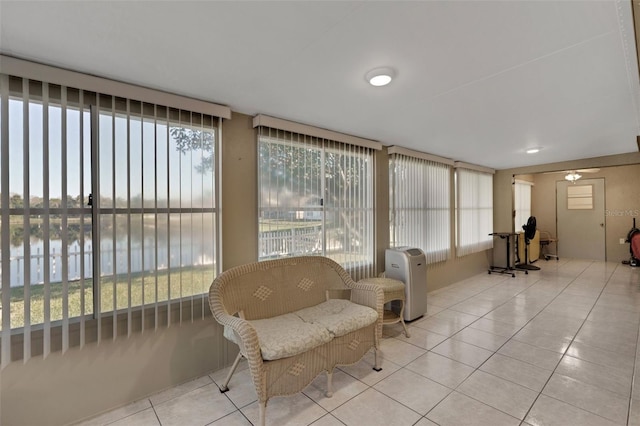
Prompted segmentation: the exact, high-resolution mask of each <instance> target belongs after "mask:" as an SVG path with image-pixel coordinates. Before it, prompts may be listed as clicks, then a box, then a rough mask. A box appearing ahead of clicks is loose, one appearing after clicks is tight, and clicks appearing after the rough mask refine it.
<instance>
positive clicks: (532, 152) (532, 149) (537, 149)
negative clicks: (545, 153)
mask: <svg viewBox="0 0 640 426" xmlns="http://www.w3.org/2000/svg"><path fill="white" fill-rule="evenodd" d="M538 152H540V148H530V149H528V150H527V154H536V153H538Z"/></svg>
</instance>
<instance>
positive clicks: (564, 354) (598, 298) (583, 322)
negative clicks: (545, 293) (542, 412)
mask: <svg viewBox="0 0 640 426" xmlns="http://www.w3.org/2000/svg"><path fill="white" fill-rule="evenodd" d="M593 264H594V262H591V264H590V265H589V266H591V265H593ZM605 264H606V262H605ZM617 268H618V266H616V269H617ZM587 269H588V267H587V268H585V270H583V271H582V272H581V273H580V274H579V275H578V276H577V277H576V278H574V279H573V281H571V282H570V283H569V284H567V285H566V286H565V287H564V288H563V289H562V292H564V290H566V288H567V287H568V286H569V285H570V284H571V283H573V282H574V281H575V280H576V279H577V278H578V277H579V276H580V275H582V274H583V273H584V272H585V271H586V270H587ZM614 273H615V269H614V271H613V272H612V273H611V275H609V278H608V279H607V282H606V283H605V285H604V286H603V287H602V290H600V293H598V297H597V299H596V300H595V302H593V306H592V307H591V309H589V312H588V313H587V316H585V318H584V320H583V321H582V324H581V325H580V327H579V328H578V330H577V331H576V333H575V334H574V336H573V337H572V338H571V342H569V345H568V346H567V349H565V351H564V352H563V353H562V357H561V358H560V360H559V361H558V363H557V364H556V366H555V368H554V369H553V372H552V373H551V375H550V376H549V378H548V379H547V381H546V382H545V383H544V386H543V387H542V389H541V390H540V392H539V393H538V396H537V397H536V398H535V399H534V400H533V403H532V404H531V406H530V407H529V409H528V410H527V413H526V414H525V416H524V418H523V419H522V422H521V423H520V424H521V425H522V424H523V423H524V422H525V419H526V418H527V416H528V415H529V413H530V412H531V409H532V408H533V406H534V405H535V404H536V402H537V401H538V399H539V398H540V395H542V392H543V391H544V388H545V387H547V384H548V383H549V381H550V380H551V378H552V377H553V375H554V374H555V372H556V370H557V369H558V366H559V365H560V363H561V362H562V360H563V359H564V357H565V356H566V353H567V350H568V349H569V348H570V347H571V345H572V344H573V342H574V341H575V338H576V336H577V335H578V333H580V330H582V327H584V324H585V323H586V322H587V318H589V315H591V312H593V308H594V307H595V306H596V304H597V303H598V300H600V297H601V296H602V293H603V292H604V289H605V288H607V285H608V284H609V281H610V280H611V277H612V276H613V274H614ZM562 292H561V293H562ZM559 295H560V294H558V296H559ZM556 297H557V296H556ZM554 300H555V298H554ZM545 396H546V397H548V398H552V399H555V400H557V401H560V402H563V403H564V404H567V405H570V406H572V407H575V408H577V409H579V410H583V411H586V412H588V413H590V414H593V415H595V416H598V417H600V418H603V419H606V420H607V421H612V420H610V419H607V418H606V417H603V416H601V415H599V414H596V413H593V412H591V411H588V410H584V409H583V408H580V407H576V406H575V405H573V404H569V403H568V402H565V401H562V400H559V399H557V398H554V397H552V396H549V395H545Z"/></svg>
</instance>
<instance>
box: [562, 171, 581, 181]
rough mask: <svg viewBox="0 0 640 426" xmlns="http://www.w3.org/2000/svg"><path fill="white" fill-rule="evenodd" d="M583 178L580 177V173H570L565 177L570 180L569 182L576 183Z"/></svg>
mask: <svg viewBox="0 0 640 426" xmlns="http://www.w3.org/2000/svg"><path fill="white" fill-rule="evenodd" d="M581 177H582V175H579V174H578V172H573V171H572V172H569V173H567V174H566V176H565V177H564V178H565V179H566V180H568V181H569V182H575V181H577V180H578V179H580V178H581Z"/></svg>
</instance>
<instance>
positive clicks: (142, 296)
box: [11, 265, 215, 328]
mask: <svg viewBox="0 0 640 426" xmlns="http://www.w3.org/2000/svg"><path fill="white" fill-rule="evenodd" d="M156 273H157V284H156ZM214 276H215V270H214V266H213V265H208V266H192V267H184V268H181V269H178V270H175V269H172V270H171V271H169V270H158V271H150V272H144V273H136V274H131V286H129V277H128V276H127V275H118V276H115V277H114V276H108V277H101V278H100V288H101V293H100V294H101V303H100V306H101V312H110V311H113V310H114V294H115V309H126V308H128V307H129V300H131V306H132V307H134V306H141V305H143V304H149V303H155V302H156V301H158V302H162V301H166V300H168V299H169V295H170V296H171V299H180V298H183V297H189V296H192V295H198V294H203V293H206V292H207V291H209V286H210V285H211V282H212V281H213V278H214ZM92 286H93V281H92V279H91V278H89V279H87V280H85V282H84V288H83V286H82V284H81V282H80V281H71V282H69V283H68V291H67V294H68V300H67V306H68V318H73V317H78V316H80V315H82V303H83V301H84V314H85V315H88V314H93V288H92ZM49 288H50V297H49V299H50V300H51V302H50V304H49V309H50V320H51V321H57V320H61V319H62V318H63V307H64V299H63V293H64V291H63V286H62V283H51V285H50V286H49ZM129 288H131V297H130V299H129ZM29 291H30V292H31V294H30V309H31V312H30V317H31V324H41V323H43V322H44V299H45V297H44V292H45V288H44V285H32V286H30V288H29ZM24 307H25V306H24V287H13V288H11V328H20V327H23V326H24V320H25V316H24V314H25V312H24Z"/></svg>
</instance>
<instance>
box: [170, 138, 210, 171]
mask: <svg viewBox="0 0 640 426" xmlns="http://www.w3.org/2000/svg"><path fill="white" fill-rule="evenodd" d="M169 133H170V134H171V137H173V139H174V140H175V142H176V148H177V150H178V152H180V153H181V154H183V155H186V154H187V152H189V151H193V152H196V153H198V154H200V155H201V159H200V163H199V164H196V165H195V166H194V168H195V170H196V171H197V172H198V173H200V174H206V173H211V172H213V165H214V159H213V155H214V143H215V141H214V137H213V132H208V131H202V130H192V129H187V128H185V127H171V128H170V129H169Z"/></svg>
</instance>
